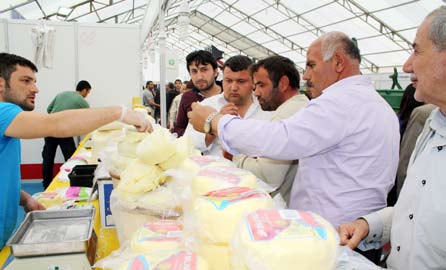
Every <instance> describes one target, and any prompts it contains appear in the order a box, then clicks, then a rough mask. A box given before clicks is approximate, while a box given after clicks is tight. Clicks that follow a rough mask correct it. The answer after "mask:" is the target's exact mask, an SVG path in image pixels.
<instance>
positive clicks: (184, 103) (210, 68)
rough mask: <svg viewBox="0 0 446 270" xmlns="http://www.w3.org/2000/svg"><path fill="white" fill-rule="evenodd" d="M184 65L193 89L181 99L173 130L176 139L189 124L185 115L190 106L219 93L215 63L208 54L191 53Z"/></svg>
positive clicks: (201, 52) (202, 51) (201, 51)
mask: <svg viewBox="0 0 446 270" xmlns="http://www.w3.org/2000/svg"><path fill="white" fill-rule="evenodd" d="M186 65H187V71H189V74H190V77H191V80H192V82H193V84H194V88H192V91H189V92H186V93H184V94H183V96H182V97H181V101H180V106H179V108H178V115H177V119H176V122H175V125H174V128H173V132H174V133H176V134H177V135H178V137H181V136H183V133H184V131H185V130H186V127H187V124H188V123H189V119H187V113H188V112H189V111H190V110H191V104H192V103H193V102H196V101H202V100H203V99H205V98H208V97H212V96H214V95H217V94H220V93H221V87H220V86H219V85H217V84H216V83H215V79H216V78H217V75H218V65H217V61H215V59H214V57H213V56H212V54H211V53H210V52H208V51H204V50H200V51H194V52H191V53H190V54H188V55H187V56H186Z"/></svg>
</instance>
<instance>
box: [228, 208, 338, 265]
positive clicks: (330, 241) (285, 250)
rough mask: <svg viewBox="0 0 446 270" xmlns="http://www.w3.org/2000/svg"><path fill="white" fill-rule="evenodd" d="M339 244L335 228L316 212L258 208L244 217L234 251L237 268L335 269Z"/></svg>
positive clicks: (234, 244) (232, 243)
mask: <svg viewBox="0 0 446 270" xmlns="http://www.w3.org/2000/svg"><path fill="white" fill-rule="evenodd" d="M338 246H339V239H338V235H337V233H336V230H335V229H334V227H333V226H332V225H331V224H330V223H329V222H328V221H326V220H325V219H323V218H322V217H320V216H318V215H316V214H313V213H311V212H304V211H298V210H289V209H286V210H257V211H255V212H252V213H250V214H248V215H247V216H245V217H244V218H243V222H242V223H241V224H240V225H239V228H238V230H237V232H236V234H235V236H234V239H233V241H232V242H231V254H232V255H233V258H232V259H233V263H234V265H235V267H236V268H237V269H244V268H247V269H249V270H257V269H280V270H294V269H312V270H332V269H334V265H335V261H336V255H337V248H338ZM236 268H234V269H236Z"/></svg>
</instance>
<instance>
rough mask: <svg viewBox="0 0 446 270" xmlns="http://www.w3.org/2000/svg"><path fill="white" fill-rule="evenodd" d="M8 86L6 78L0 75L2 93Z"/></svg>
mask: <svg viewBox="0 0 446 270" xmlns="http://www.w3.org/2000/svg"><path fill="white" fill-rule="evenodd" d="M5 88H6V80H5V79H3V78H2V77H0V93H3V92H4V91H5Z"/></svg>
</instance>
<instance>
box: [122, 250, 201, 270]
mask: <svg viewBox="0 0 446 270" xmlns="http://www.w3.org/2000/svg"><path fill="white" fill-rule="evenodd" d="M120 269H122V270H160V269H163V270H208V264H207V263H206V261H204V260H203V259H201V258H200V257H198V256H197V255H196V254H195V253H192V252H187V251H174V250H160V251H154V252H150V253H143V254H139V255H137V256H136V257H134V258H132V259H130V261H129V262H126V263H124V264H123V265H122V266H121V268H120Z"/></svg>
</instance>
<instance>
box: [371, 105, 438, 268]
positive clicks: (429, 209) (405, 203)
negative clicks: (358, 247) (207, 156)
mask: <svg viewBox="0 0 446 270" xmlns="http://www.w3.org/2000/svg"><path fill="white" fill-rule="evenodd" d="M445 165H446V116H444V115H443V114H442V113H441V112H440V111H439V110H438V109H435V110H434V111H433V112H432V114H431V116H430V117H429V119H428V120H427V121H426V124H425V126H424V129H423V132H422V133H421V135H420V136H419V137H418V140H417V144H416V146H415V149H414V152H413V153H412V156H411V158H410V161H409V166H408V170H407V177H406V181H405V182H404V186H403V188H402V190H401V193H400V197H399V198H398V201H397V203H396V205H395V207H393V209H392V208H385V209H383V210H381V211H379V212H377V213H373V214H370V215H367V216H365V217H364V218H365V219H366V220H367V222H368V223H369V227H370V229H369V235H368V237H367V238H366V239H365V243H366V244H369V245H373V244H381V243H382V244H385V243H387V242H388V240H389V237H390V240H391V244H392V250H391V252H390V255H389V258H388V259H387V266H388V267H389V268H391V269H398V270H418V269H446V207H445V205H446V196H445V193H446V177H445V175H446V173H445V169H444V168H445ZM384 211H390V213H391V214H388V215H383V214H382V213H383V212H384ZM389 230H390V233H389Z"/></svg>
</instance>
